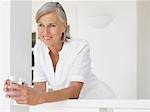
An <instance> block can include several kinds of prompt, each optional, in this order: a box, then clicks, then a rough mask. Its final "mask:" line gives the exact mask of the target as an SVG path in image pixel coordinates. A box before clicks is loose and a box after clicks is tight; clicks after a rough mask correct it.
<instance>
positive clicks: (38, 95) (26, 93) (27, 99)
mask: <svg viewBox="0 0 150 112" xmlns="http://www.w3.org/2000/svg"><path fill="white" fill-rule="evenodd" d="M43 94H44V93H43V92H39V91H35V90H34V89H32V88H30V87H28V86H27V85H19V84H16V83H12V85H11V88H10V89H9V90H7V91H6V97H10V98H11V99H13V100H15V101H16V103H18V104H28V105H36V104H40V103H44V95H43Z"/></svg>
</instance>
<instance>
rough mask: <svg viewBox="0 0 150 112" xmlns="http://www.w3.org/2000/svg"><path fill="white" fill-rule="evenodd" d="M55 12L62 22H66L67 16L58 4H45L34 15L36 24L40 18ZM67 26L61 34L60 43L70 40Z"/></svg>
mask: <svg viewBox="0 0 150 112" xmlns="http://www.w3.org/2000/svg"><path fill="white" fill-rule="evenodd" d="M51 12H56V13H57V14H58V16H59V18H60V20H61V21H62V22H65V21H66V22H67V16H66V13H65V11H64V9H63V7H62V6H61V5H60V3H58V2H47V3H45V4H43V5H42V6H41V7H40V9H39V10H38V11H37V13H36V23H38V21H39V19H40V17H42V16H44V15H46V14H48V13H51ZM70 38H71V37H70V33H69V26H67V29H66V31H65V32H64V33H63V34H62V41H63V42H65V41H68V39H70Z"/></svg>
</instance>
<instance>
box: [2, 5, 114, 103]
mask: <svg viewBox="0 0 150 112" xmlns="http://www.w3.org/2000/svg"><path fill="white" fill-rule="evenodd" d="M36 22H37V24H38V37H39V39H38V41H37V43H36V45H35V47H34V56H35V69H34V80H33V81H34V88H30V87H28V86H27V85H18V84H15V83H13V84H12V85H11V87H10V85H9V83H10V81H9V80H7V81H6V84H5V91H6V96H7V97H8V96H9V97H10V98H12V99H14V100H15V101H16V102H17V103H18V104H29V105H35V104H40V103H46V102H55V101H60V100H65V99H77V98H88V99H95V98H96V99H104V98H114V95H113V93H112V91H111V90H110V88H109V87H107V86H106V85H105V84H104V83H102V82H100V81H99V80H98V79H97V78H96V77H95V76H94V75H93V74H92V72H91V60H90V48H89V45H88V43H87V41H85V40H81V39H71V38H70V37H69V35H68V32H67V31H68V25H67V17H66V14H65V11H64V9H63V7H62V6H61V5H60V4H59V3H58V2H48V3H45V4H44V5H43V6H42V7H41V8H40V9H39V10H38V12H37V14H36ZM46 82H49V83H50V85H51V87H52V91H48V92H46ZM10 89H11V90H13V91H10Z"/></svg>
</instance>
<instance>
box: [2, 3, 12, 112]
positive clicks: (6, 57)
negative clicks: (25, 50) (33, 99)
mask: <svg viewBox="0 0 150 112" xmlns="http://www.w3.org/2000/svg"><path fill="white" fill-rule="evenodd" d="M9 37H10V2H6V1H5V2H2V1H0V110H1V111H3V112H10V103H9V100H8V99H6V98H5V94H4V92H3V91H2V90H3V85H4V80H5V79H6V78H7V76H8V75H9V74H10V38H9Z"/></svg>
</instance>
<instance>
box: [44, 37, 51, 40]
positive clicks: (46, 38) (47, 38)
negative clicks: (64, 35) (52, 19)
mask: <svg viewBox="0 0 150 112" xmlns="http://www.w3.org/2000/svg"><path fill="white" fill-rule="evenodd" d="M44 39H45V40H50V39H52V37H44Z"/></svg>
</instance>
